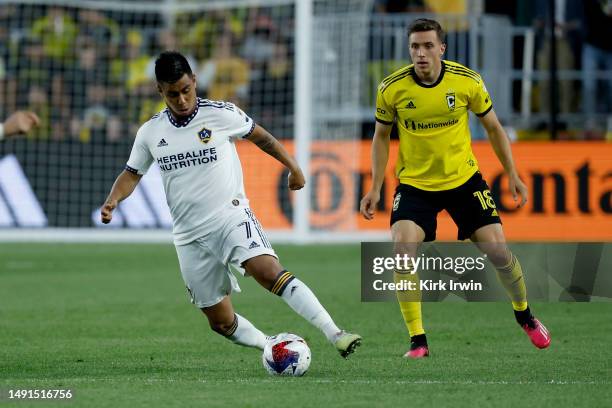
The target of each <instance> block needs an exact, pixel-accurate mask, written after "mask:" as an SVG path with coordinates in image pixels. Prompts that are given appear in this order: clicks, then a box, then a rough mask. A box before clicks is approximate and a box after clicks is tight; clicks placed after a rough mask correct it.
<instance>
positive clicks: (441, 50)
mask: <svg viewBox="0 0 612 408" xmlns="http://www.w3.org/2000/svg"><path fill="white" fill-rule="evenodd" d="M445 52H446V43H442V46H441V47H440V58H441V57H442V56H444V53H445Z"/></svg>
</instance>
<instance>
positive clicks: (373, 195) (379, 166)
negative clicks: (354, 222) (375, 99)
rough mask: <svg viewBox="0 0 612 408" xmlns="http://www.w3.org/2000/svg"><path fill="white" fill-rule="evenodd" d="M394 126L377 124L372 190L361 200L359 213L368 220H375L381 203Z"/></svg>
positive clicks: (373, 148)
mask: <svg viewBox="0 0 612 408" xmlns="http://www.w3.org/2000/svg"><path fill="white" fill-rule="evenodd" d="M392 127H393V124H385V123H381V122H378V121H377V122H376V127H375V128H374V140H373V141H372V153H371V154H372V188H371V189H370V191H368V193H367V194H366V195H365V196H364V197H363V198H362V199H361V204H360V205H359V211H360V212H361V214H362V215H363V216H364V217H365V219H367V220H371V219H373V218H374V212H375V211H376V206H377V205H378V202H379V201H380V189H381V187H382V184H383V181H384V180H385V169H386V168H387V162H388V161H389V145H390V143H391V129H392Z"/></svg>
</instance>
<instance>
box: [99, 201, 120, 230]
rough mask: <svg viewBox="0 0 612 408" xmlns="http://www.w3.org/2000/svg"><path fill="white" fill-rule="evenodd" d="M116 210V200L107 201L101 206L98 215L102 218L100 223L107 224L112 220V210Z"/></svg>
mask: <svg viewBox="0 0 612 408" xmlns="http://www.w3.org/2000/svg"><path fill="white" fill-rule="evenodd" d="M115 208H117V200H108V201H106V202H105V203H104V205H102V210H101V211H100V215H101V216H102V223H103V224H108V223H109V222H111V220H112V219H113V210H114V209H115Z"/></svg>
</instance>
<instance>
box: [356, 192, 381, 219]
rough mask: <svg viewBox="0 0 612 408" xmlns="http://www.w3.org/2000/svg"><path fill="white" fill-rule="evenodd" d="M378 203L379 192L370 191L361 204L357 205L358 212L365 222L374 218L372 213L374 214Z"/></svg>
mask: <svg viewBox="0 0 612 408" xmlns="http://www.w3.org/2000/svg"><path fill="white" fill-rule="evenodd" d="M379 201H380V192H377V191H372V190H370V191H369V192H368V193H367V194H366V195H365V197H363V198H362V199H361V204H360V205H359V212H360V213H361V214H362V215H363V217H364V218H365V219H366V220H371V219H373V218H374V213H375V212H376V206H377V205H378V202H379Z"/></svg>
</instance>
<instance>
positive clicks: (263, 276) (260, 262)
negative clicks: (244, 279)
mask: <svg viewBox="0 0 612 408" xmlns="http://www.w3.org/2000/svg"><path fill="white" fill-rule="evenodd" d="M244 267H245V269H246V271H247V273H248V274H249V275H251V276H252V277H253V278H255V280H256V281H257V282H258V283H259V284H260V285H261V286H263V287H264V288H266V289H268V290H270V289H271V288H272V285H273V284H274V282H275V281H276V278H277V277H278V274H279V272H280V271H281V270H283V267H282V266H281V265H280V263H279V262H278V260H277V259H276V258H274V257H273V256H267V255H262V256H259V257H256V258H253V259H249V260H248V261H247V262H246V263H245V265H244Z"/></svg>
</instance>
